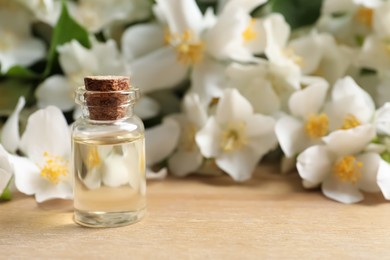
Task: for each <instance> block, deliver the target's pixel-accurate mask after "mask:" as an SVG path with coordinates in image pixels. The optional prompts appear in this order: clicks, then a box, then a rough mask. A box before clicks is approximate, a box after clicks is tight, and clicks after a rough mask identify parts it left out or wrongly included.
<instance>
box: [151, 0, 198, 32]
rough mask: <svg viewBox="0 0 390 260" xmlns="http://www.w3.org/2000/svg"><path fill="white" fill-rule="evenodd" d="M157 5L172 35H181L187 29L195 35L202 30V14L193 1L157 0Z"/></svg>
mask: <svg viewBox="0 0 390 260" xmlns="http://www.w3.org/2000/svg"><path fill="white" fill-rule="evenodd" d="M157 5H158V7H159V8H161V11H162V12H163V14H164V15H165V18H166V19H167V21H168V26H169V29H170V31H171V32H172V33H183V32H184V31H185V30H187V29H189V30H191V31H193V32H195V33H196V34H197V35H198V34H199V33H200V31H201V29H202V25H203V23H202V20H203V16H202V12H201V11H200V10H199V7H198V5H197V4H196V2H195V0H187V1H182V0H171V1H168V0H157Z"/></svg>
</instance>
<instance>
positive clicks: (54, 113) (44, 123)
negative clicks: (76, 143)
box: [20, 106, 70, 164]
mask: <svg viewBox="0 0 390 260" xmlns="http://www.w3.org/2000/svg"><path fill="white" fill-rule="evenodd" d="M20 148H21V150H22V151H23V152H24V153H25V154H26V155H27V156H28V157H29V158H30V159H32V160H33V161H34V162H36V163H38V164H41V163H42V162H43V159H44V158H43V154H44V152H48V153H49V154H50V155H51V156H62V157H63V158H69V156H70V132H69V128H68V124H67V122H66V120H65V117H64V115H63V114H62V112H61V110H59V109H58V108H57V107H53V106H48V107H47V108H45V109H40V110H38V111H37V112H35V113H33V114H32V115H31V116H30V117H29V119H28V121H27V126H26V130H25V131H24V133H23V135H22V138H21V141H20Z"/></svg>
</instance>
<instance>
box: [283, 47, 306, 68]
mask: <svg viewBox="0 0 390 260" xmlns="http://www.w3.org/2000/svg"><path fill="white" fill-rule="evenodd" d="M282 53H283V55H284V56H285V57H287V58H288V59H290V60H292V61H293V62H294V63H295V64H297V65H298V66H299V67H302V66H303V61H304V60H303V58H302V57H301V56H299V55H298V54H296V53H295V51H294V50H293V49H291V48H285V49H283V50H282Z"/></svg>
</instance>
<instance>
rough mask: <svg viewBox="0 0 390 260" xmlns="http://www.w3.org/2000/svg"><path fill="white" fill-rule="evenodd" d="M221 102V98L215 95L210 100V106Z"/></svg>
mask: <svg viewBox="0 0 390 260" xmlns="http://www.w3.org/2000/svg"><path fill="white" fill-rule="evenodd" d="M218 102H219V98H218V97H213V98H212V99H211V100H210V103H209V108H212V107H214V106H216V105H217V104H218Z"/></svg>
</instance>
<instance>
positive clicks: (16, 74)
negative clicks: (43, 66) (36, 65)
mask: <svg viewBox="0 0 390 260" xmlns="http://www.w3.org/2000/svg"><path fill="white" fill-rule="evenodd" d="M2 76H5V77H13V78H22V79H37V78H38V77H39V76H38V75H37V74H36V73H34V72H33V71H31V70H29V69H27V68H24V67H22V66H19V65H16V66H13V67H11V68H10V69H9V70H8V71H7V72H6V73H5V74H3V75H2Z"/></svg>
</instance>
